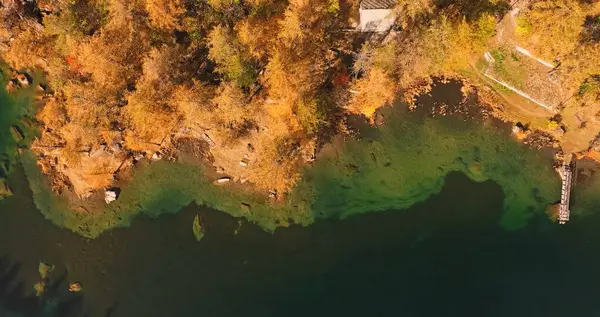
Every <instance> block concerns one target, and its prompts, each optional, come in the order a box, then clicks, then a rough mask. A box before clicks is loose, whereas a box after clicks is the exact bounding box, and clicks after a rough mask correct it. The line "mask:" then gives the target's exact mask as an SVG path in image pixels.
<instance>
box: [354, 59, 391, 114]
mask: <svg viewBox="0 0 600 317" xmlns="http://www.w3.org/2000/svg"><path fill="white" fill-rule="evenodd" d="M352 93H353V94H354V96H353V98H352V101H351V103H350V104H349V105H348V110H349V111H350V112H353V113H358V114H363V115H365V116H366V117H367V118H370V119H372V118H373V115H374V114H375V111H376V110H377V108H379V107H382V106H384V105H386V104H390V103H391V102H392V101H393V100H394V96H395V85H394V82H393V81H392V80H391V78H390V77H389V75H388V74H386V73H385V72H384V71H383V70H382V69H380V68H378V67H373V68H371V69H370V70H369V71H368V73H367V74H365V76H363V77H362V78H360V79H358V80H356V81H355V82H354V84H353V86H352Z"/></svg>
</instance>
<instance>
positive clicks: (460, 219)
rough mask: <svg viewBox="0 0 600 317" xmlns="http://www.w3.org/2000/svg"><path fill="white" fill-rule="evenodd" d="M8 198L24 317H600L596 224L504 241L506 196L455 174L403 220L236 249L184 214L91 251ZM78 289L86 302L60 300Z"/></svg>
mask: <svg viewBox="0 0 600 317" xmlns="http://www.w3.org/2000/svg"><path fill="white" fill-rule="evenodd" d="M12 186H13V189H14V190H15V196H13V197H12V198H10V199H8V200H5V201H3V202H0V233H1V234H0V298H1V299H2V301H4V306H5V307H8V308H10V309H12V310H20V311H22V312H26V313H28V316H29V315H31V316H61V317H63V316H93V317H95V316H99V317H108V316H110V317H121V316H122V317H133V316H140V317H145V316H148V317H151V316H157V317H158V316H161V317H162V316H261V317H264V316H598V315H600V307H599V306H598V304H597V298H598V296H599V295H600V235H599V234H597V230H596V229H595V228H600V217H595V218H587V219H584V220H580V221H578V220H577V219H575V220H574V221H572V222H571V223H569V224H568V225H566V226H563V227H559V226H557V225H554V224H550V223H549V222H548V221H547V220H544V219H539V220H537V221H533V222H532V224H531V225H529V226H528V227H527V228H526V229H525V230H522V231H518V232H506V231H503V230H501V229H499V227H498V219H499V218H500V216H501V212H502V202H503V194H502V190H501V188H500V187H499V186H498V185H496V184H495V183H492V182H485V183H475V182H472V181H470V180H469V179H467V178H466V177H465V176H463V175H462V174H459V173H453V174H450V175H449V176H448V177H447V179H446V185H445V187H444V189H443V191H442V192H441V193H440V194H438V195H436V196H433V197H431V198H430V199H429V200H427V201H426V202H424V203H420V204H417V205H415V206H414V207H412V208H410V209H409V210H406V211H389V212H384V213H370V214H366V215H361V216H355V217H351V218H349V219H346V220H323V221H319V222H317V223H315V224H314V225H312V226H310V227H307V228H300V227H291V228H285V229H278V230H277V231H276V232H275V234H273V235H271V234H268V233H265V232H263V231H261V230H260V229H259V228H258V227H256V226H254V225H251V224H248V223H245V222H244V223H243V224H242V226H241V229H240V230H239V233H238V234H237V235H235V234H234V231H235V229H236V228H237V227H238V220H237V219H234V218H231V217H230V216H228V215H227V214H225V213H222V212H217V211H213V210H208V209H205V208H202V207H196V206H189V207H187V208H185V209H184V210H183V211H182V212H180V213H179V214H177V215H174V216H164V217H162V218H160V219H158V220H151V219H147V218H139V219H138V220H137V221H135V223H134V224H133V226H132V227H130V228H126V229H117V230H113V231H111V232H108V233H105V234H104V235H102V236H101V237H100V238H98V239H96V240H87V239H84V238H81V237H79V236H76V235H75V234H72V233H71V232H69V231H67V230H61V229H60V228H58V227H56V226H54V225H52V224H51V223H50V222H49V221H47V220H45V219H44V218H43V217H42V215H41V214H40V213H39V212H38V211H36V209H35V207H34V205H33V203H32V201H31V193H30V192H29V189H28V187H27V183H26V181H25V180H24V177H23V176H22V172H20V171H17V172H15V173H13V179H12ZM196 213H200V214H201V216H202V217H203V218H204V223H205V226H206V236H205V238H204V239H203V240H202V241H201V242H200V243H198V242H196V241H195V240H194V237H193V234H192V230H191V224H192V219H193V218H194V216H195V215H196ZM39 261H46V262H48V263H52V264H55V265H56V266H57V269H56V270H55V273H54V274H53V280H52V281H53V282H55V283H56V284H57V287H56V291H55V292H52V291H50V294H51V295H49V296H50V297H51V298H49V300H50V301H51V302H47V303H46V304H43V303H40V301H38V300H37V299H35V298H31V295H32V293H33V288H32V285H33V283H35V282H36V281H37V279H38V277H39V275H38V273H37V265H38V263H39ZM73 281H81V282H82V283H83V287H84V291H83V292H82V293H79V294H77V295H75V294H71V293H69V292H67V291H66V288H67V284H68V283H69V282H73ZM15 286H16V287H15ZM52 303H54V304H56V303H58V304H59V305H58V306H54V307H55V308H54V310H53V311H54V313H52V314H44V309H46V311H51V309H50V308H49V307H50V306H51V305H52ZM57 311H58V312H57ZM0 316H3V317H4V316H8V315H6V314H5V315H3V313H2V312H1V311H0Z"/></svg>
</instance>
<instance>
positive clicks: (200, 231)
mask: <svg viewBox="0 0 600 317" xmlns="http://www.w3.org/2000/svg"><path fill="white" fill-rule="evenodd" d="M192 231H193V232H194V237H196V241H200V240H202V238H204V228H202V223H201V222H200V215H196V217H194V223H193V224H192Z"/></svg>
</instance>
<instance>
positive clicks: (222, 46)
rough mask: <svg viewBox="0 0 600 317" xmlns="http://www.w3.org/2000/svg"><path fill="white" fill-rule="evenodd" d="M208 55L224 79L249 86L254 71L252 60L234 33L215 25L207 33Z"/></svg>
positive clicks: (252, 79) (252, 80) (253, 76)
mask: <svg viewBox="0 0 600 317" xmlns="http://www.w3.org/2000/svg"><path fill="white" fill-rule="evenodd" d="M208 38H209V43H210V51H209V56H210V58H211V59H212V60H214V61H215V63H216V64H217V67H216V70H217V72H218V73H220V74H221V75H222V76H223V77H224V78H225V79H227V80H230V81H233V82H235V83H236V84H238V85H239V86H249V85H251V84H252V83H253V82H254V80H255V76H256V73H255V71H254V69H253V60H252V58H251V57H250V55H249V54H248V53H247V52H246V50H245V48H244V47H243V46H242V45H241V44H240V43H239V41H238V40H237V38H236V37H235V33H233V31H231V30H230V29H229V28H226V27H224V26H220V25H219V26H216V27H215V28H214V29H213V30H212V31H211V32H210V34H209V36H208Z"/></svg>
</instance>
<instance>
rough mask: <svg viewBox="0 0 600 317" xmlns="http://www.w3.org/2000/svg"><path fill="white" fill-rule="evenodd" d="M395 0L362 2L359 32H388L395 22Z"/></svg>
mask: <svg viewBox="0 0 600 317" xmlns="http://www.w3.org/2000/svg"><path fill="white" fill-rule="evenodd" d="M395 6H396V1H395V0H363V1H362V2H361V3H360V9H359V13H360V24H359V26H358V27H359V29H360V31H361V32H377V33H383V32H387V31H389V30H390V28H391V27H392V26H393V25H394V22H395V21H396V15H395V13H394V7H395Z"/></svg>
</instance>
